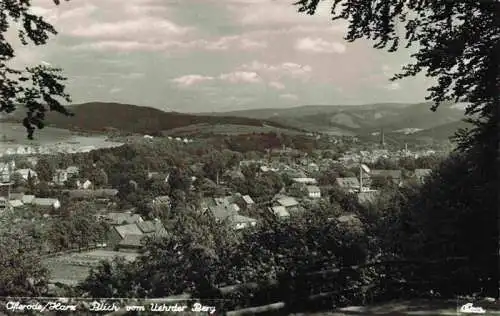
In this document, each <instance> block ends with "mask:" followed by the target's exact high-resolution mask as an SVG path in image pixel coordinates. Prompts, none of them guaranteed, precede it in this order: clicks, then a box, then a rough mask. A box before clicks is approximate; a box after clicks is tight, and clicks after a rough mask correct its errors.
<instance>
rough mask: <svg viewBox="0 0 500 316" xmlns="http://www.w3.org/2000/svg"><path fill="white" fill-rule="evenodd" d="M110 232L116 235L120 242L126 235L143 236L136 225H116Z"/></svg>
mask: <svg viewBox="0 0 500 316" xmlns="http://www.w3.org/2000/svg"><path fill="white" fill-rule="evenodd" d="M111 230H112V231H114V232H116V233H117V234H118V236H119V237H120V240H122V239H124V238H125V236H127V235H143V232H142V231H141V230H140V228H139V226H137V223H132V224H124V225H116V226H113V227H111Z"/></svg>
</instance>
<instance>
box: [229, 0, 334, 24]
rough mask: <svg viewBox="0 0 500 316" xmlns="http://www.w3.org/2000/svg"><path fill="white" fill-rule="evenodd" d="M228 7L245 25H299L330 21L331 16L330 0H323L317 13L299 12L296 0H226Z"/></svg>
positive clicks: (238, 20)
mask: <svg viewBox="0 0 500 316" xmlns="http://www.w3.org/2000/svg"><path fill="white" fill-rule="evenodd" d="M225 1H226V2H228V3H229V5H228V8H229V9H230V10H231V11H232V12H233V14H234V16H235V18H236V20H237V22H239V23H240V24H243V25H247V26H249V25H251V26H263V25H274V26H275V25H284V24H289V25H297V24H318V23H325V22H328V21H329V20H330V19H329V16H330V2H329V1H323V2H320V4H319V5H318V10H317V12H316V14H315V15H313V16H311V15H307V14H305V13H299V12H298V7H297V6H294V5H293V3H294V1H282V0H281V1H269V0H243V1H242V0H239V1H233V0H229V1H228V0H225Z"/></svg>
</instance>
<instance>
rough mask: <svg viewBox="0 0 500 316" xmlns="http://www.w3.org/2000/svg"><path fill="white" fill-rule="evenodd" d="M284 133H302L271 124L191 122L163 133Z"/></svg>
mask: <svg viewBox="0 0 500 316" xmlns="http://www.w3.org/2000/svg"><path fill="white" fill-rule="evenodd" d="M270 132H276V133H286V134H302V133H301V132H298V131H295V130H289V129H283V128H277V127H273V126H250V125H235V124H216V125H211V124H193V125H189V126H184V127H179V128H174V129H171V130H168V131H164V134H165V135H171V136H196V135H200V134H216V135H241V134H251V133H270Z"/></svg>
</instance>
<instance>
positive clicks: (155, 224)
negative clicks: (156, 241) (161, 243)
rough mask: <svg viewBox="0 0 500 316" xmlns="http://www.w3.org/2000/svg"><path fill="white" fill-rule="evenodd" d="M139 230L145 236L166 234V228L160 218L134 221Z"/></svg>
mask: <svg viewBox="0 0 500 316" xmlns="http://www.w3.org/2000/svg"><path fill="white" fill-rule="evenodd" d="M135 224H136V225H137V227H139V229H140V230H141V232H142V233H143V234H144V235H146V236H155V237H163V236H166V235H167V230H166V229H165V226H163V224H162V223H161V221H160V220H158V219H156V220H152V221H141V222H136V223H135Z"/></svg>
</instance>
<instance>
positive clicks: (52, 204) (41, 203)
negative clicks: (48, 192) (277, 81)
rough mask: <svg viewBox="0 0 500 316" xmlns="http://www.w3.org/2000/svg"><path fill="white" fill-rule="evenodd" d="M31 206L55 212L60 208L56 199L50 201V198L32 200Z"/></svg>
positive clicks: (59, 203)
mask: <svg viewBox="0 0 500 316" xmlns="http://www.w3.org/2000/svg"><path fill="white" fill-rule="evenodd" d="M31 204H32V205H35V206H38V207H43V208H47V209H50V208H52V209H54V210H57V209H59V208H60V207H61V202H59V200H58V199H52V198H34V199H33V200H32V201H31Z"/></svg>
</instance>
